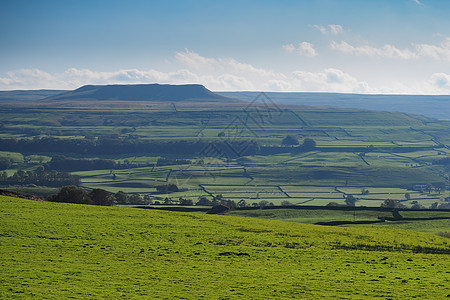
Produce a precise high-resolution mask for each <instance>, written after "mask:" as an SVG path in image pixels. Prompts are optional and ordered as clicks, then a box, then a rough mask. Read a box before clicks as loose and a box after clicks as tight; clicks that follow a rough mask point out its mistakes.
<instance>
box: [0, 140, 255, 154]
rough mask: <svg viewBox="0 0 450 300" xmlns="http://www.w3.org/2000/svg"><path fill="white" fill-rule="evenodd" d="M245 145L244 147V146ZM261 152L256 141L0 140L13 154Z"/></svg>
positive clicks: (1, 149)
mask: <svg viewBox="0 0 450 300" xmlns="http://www.w3.org/2000/svg"><path fill="white" fill-rule="evenodd" d="M243 145H245V147H243ZM258 150H259V145H258V143H257V142H255V141H243V140H233V141H206V140H197V141H186V140H177V141H161V140H129V139H123V138H119V137H114V138H113V137H100V138H98V139H91V138H85V139H60V138H55V137H41V138H34V139H26V138H23V139H15V138H9V139H0V151H14V152H22V153H29V152H33V153H36V152H52V153H77V154H85V153H90V154H100V155H101V154H126V153H166V154H184V155H185V154H199V153H201V154H204V155H205V156H213V157H237V156H245V155H254V154H256V153H257V151H258Z"/></svg>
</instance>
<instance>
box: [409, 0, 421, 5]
mask: <svg viewBox="0 0 450 300" xmlns="http://www.w3.org/2000/svg"><path fill="white" fill-rule="evenodd" d="M411 1H412V2H414V3H415V4H417V5H423V3H422V2H420V1H419V0H411Z"/></svg>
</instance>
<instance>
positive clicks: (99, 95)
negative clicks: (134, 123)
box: [45, 84, 239, 102]
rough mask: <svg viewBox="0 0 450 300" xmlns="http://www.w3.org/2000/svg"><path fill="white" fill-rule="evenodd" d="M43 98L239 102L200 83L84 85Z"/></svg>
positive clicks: (60, 99)
mask: <svg viewBox="0 0 450 300" xmlns="http://www.w3.org/2000/svg"><path fill="white" fill-rule="evenodd" d="M45 100H49V101H50V100H58V101H66V100H128V101H171V102H179V101H205V102H208V101H211V102H216V101H221V102H239V101H238V100H233V99H230V98H227V97H224V96H220V95H217V94H215V93H213V92H211V91H210V90H208V89H207V88H205V87H204V86H203V85H200V84H185V85H170V84H130V85H85V86H82V87H80V88H78V89H76V90H73V91H68V92H65V93H61V94H59V95H55V96H51V97H48V98H46V99H45Z"/></svg>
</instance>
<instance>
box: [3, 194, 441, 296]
mask: <svg viewBox="0 0 450 300" xmlns="http://www.w3.org/2000/svg"><path fill="white" fill-rule="evenodd" d="M0 211H1V219H0V259H1V261H2V265H1V267H0V278H2V284H1V287H0V297H1V298H2V299H11V298H14V297H25V298H29V297H36V298H55V299H63V298H91V299H92V298H110V299H111V298H135V297H143V298H152V299H161V298H165V299H174V298H183V299H198V298H206V299H219V298H220V299H224V298H257V299H264V298H277V299H282V298H310V299H312V298H314V299H316V298H320V297H325V298H355V297H356V298H359V299H362V298H373V297H385V298H386V297H387V298H397V299H400V298H403V299H405V298H412V297H417V298H428V299H431V298H433V299H438V298H439V299H440V298H444V297H446V296H447V295H448V294H449V293H448V290H446V289H445V287H446V286H447V287H448V278H449V277H448V272H449V271H448V270H449V267H450V260H449V259H448V253H450V246H449V245H448V240H446V239H444V238H440V237H437V236H432V235H427V234H422V233H415V232H411V231H400V230H382V229H378V230H374V229H368V228H359V229H354V228H332V227H320V226H315V225H307V224H295V223H289V222H280V221H268V220H257V219H250V218H238V217H227V216H211V215H201V214H187V213H173V212H162V211H148V210H136V209H124V208H114V207H94V206H85V205H72V204H60V203H47V202H36V201H31V200H23V199H15V198H10V197H4V196H1V197H0ZM430 252H432V253H430ZM433 253H434V254H433ZM439 253H440V254H439ZM325 286H326V288H324V287H325Z"/></svg>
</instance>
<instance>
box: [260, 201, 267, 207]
mask: <svg viewBox="0 0 450 300" xmlns="http://www.w3.org/2000/svg"><path fill="white" fill-rule="evenodd" d="M266 206H269V201H266V200H262V201H260V202H259V207H266Z"/></svg>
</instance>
